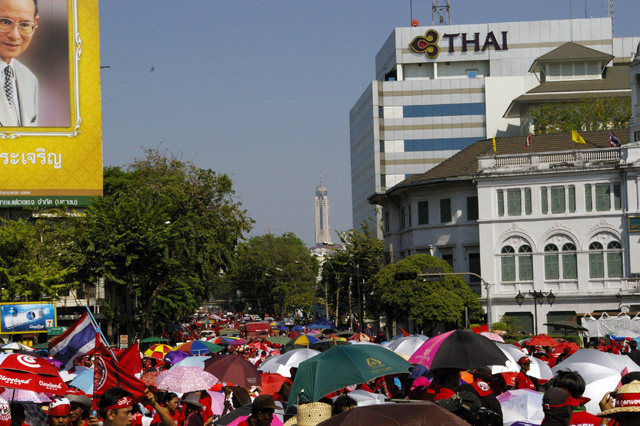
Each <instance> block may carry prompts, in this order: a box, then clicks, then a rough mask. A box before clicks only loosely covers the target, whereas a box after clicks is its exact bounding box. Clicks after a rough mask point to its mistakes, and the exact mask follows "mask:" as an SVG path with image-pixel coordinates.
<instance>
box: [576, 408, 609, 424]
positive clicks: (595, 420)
mask: <svg viewBox="0 0 640 426" xmlns="http://www.w3.org/2000/svg"><path fill="white" fill-rule="evenodd" d="M600 420H602V419H601V418H600V417H596V416H594V415H593V414H590V413H587V412H586V411H584V410H581V411H574V412H573V414H572V415H571V426H598V425H599V424H600Z"/></svg>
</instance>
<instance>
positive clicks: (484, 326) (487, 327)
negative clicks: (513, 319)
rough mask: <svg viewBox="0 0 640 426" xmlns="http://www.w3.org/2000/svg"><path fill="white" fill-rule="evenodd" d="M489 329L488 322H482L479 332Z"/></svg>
mask: <svg viewBox="0 0 640 426" xmlns="http://www.w3.org/2000/svg"><path fill="white" fill-rule="evenodd" d="M488 331H489V324H482V325H481V326H480V333H485V332H488Z"/></svg>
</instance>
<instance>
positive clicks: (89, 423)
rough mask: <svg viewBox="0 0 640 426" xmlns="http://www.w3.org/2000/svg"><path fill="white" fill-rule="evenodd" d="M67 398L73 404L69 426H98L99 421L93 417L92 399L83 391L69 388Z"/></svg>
mask: <svg viewBox="0 0 640 426" xmlns="http://www.w3.org/2000/svg"><path fill="white" fill-rule="evenodd" d="M65 397H66V398H67V399H68V400H69V403H70V404H71V413H70V414H69V426H98V419H97V418H96V417H95V416H91V415H90V413H91V411H90V410H91V405H92V402H91V399H89V397H88V396H87V395H86V394H85V393H84V392H82V391H81V390H77V389H73V388H69V390H68V391H67V394H66V395H65Z"/></svg>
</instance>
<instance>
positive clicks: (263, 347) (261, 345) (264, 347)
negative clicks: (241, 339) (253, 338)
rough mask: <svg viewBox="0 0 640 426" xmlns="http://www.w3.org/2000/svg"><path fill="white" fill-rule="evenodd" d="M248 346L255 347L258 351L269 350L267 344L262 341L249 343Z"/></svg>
mask: <svg viewBox="0 0 640 426" xmlns="http://www.w3.org/2000/svg"><path fill="white" fill-rule="evenodd" d="M249 346H251V347H252V348H256V349H258V350H260V351H265V352H269V348H268V347H267V345H265V344H264V343H261V342H253V343H249Z"/></svg>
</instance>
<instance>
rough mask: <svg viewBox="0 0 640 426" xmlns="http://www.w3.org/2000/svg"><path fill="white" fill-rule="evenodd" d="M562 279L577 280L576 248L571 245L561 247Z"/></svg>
mask: <svg viewBox="0 0 640 426" xmlns="http://www.w3.org/2000/svg"><path fill="white" fill-rule="evenodd" d="M562 278H564V279H565V280H575V279H577V278H578V259H577V257H576V246H575V245H574V244H572V243H567V244H565V245H563V246H562Z"/></svg>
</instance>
